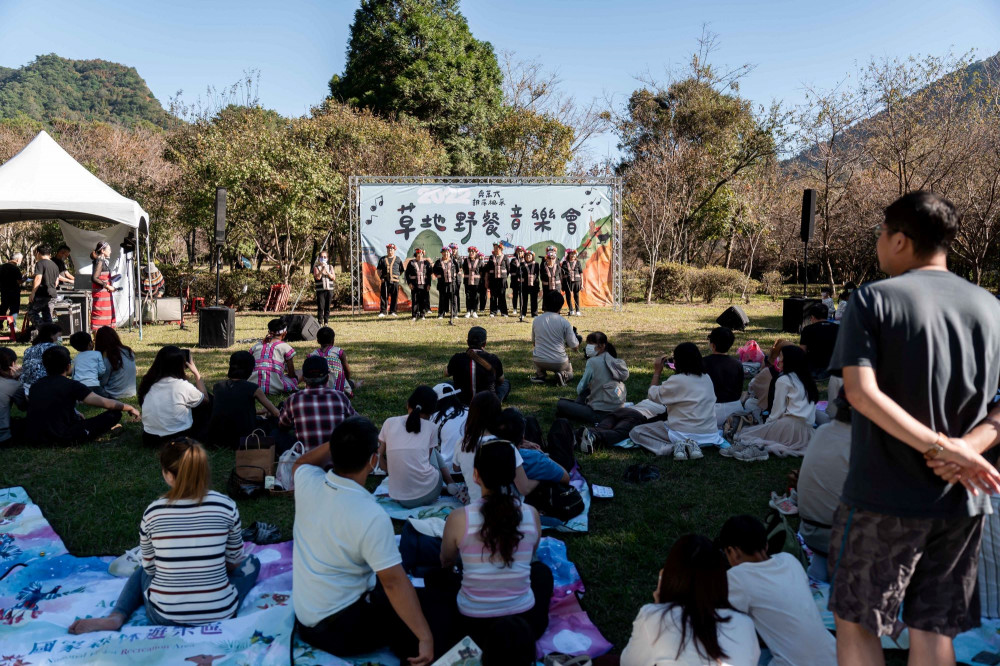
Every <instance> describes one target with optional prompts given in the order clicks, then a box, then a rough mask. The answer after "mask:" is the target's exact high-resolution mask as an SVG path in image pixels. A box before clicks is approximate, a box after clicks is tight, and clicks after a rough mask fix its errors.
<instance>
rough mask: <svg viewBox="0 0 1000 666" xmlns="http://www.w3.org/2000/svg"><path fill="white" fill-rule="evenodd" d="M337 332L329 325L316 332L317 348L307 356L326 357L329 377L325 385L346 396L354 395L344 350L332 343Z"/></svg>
mask: <svg viewBox="0 0 1000 666" xmlns="http://www.w3.org/2000/svg"><path fill="white" fill-rule="evenodd" d="M336 338H337V334H336V333H335V332H334V330H333V329H332V328H330V327H329V326H324V327H323V328H321V329H319V331H317V332H316V343H317V344H318V345H319V349H314V350H312V351H311V352H309V356H319V357H320V358H325V359H326V364H327V365H328V366H330V378H329V379H328V380H327V386H329V387H330V388H332V389H337V390H338V391H343V392H344V393H346V394H347V395H348V397H353V396H354V384H355V383H354V382H353V381H352V380H351V366H349V365H348V364H347V355H346V354H345V353H344V350H343V349H341V348H340V347H338V346H336V345H335V344H333V342H334V340H336Z"/></svg>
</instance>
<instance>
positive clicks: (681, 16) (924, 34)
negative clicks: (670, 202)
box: [0, 0, 1000, 156]
mask: <svg viewBox="0 0 1000 666" xmlns="http://www.w3.org/2000/svg"><path fill="white" fill-rule="evenodd" d="M357 6H358V3H357V2H356V1H355V0H326V1H322V2H321V1H314V2H308V1H304V0H278V1H274V0H272V1H269V2H261V1H258V0H241V1H240V2H236V1H232V0H197V1H195V0H171V1H169V2H168V1H164V0H0V65H3V66H7V67H18V66H20V65H23V64H25V63H27V62H29V61H30V60H31V59H32V58H34V57H35V56H36V55H38V54H42V53H57V54H59V55H61V56H64V57H68V58H81V59H83V58H101V59H105V60H112V61H116V62H120V63H123V64H127V65H131V66H134V67H135V68H136V69H137V70H138V71H139V74H140V75H141V76H142V77H143V78H145V79H146V81H147V82H148V84H149V86H150V88H151V89H152V91H153V93H154V94H155V95H156V96H157V98H159V100H160V101H161V103H163V104H164V105H166V104H167V101H168V99H169V98H170V97H171V96H172V95H173V94H174V93H176V92H177V91H178V90H181V89H182V90H184V97H185V98H187V99H193V98H195V97H197V95H198V94H199V93H203V91H204V90H205V88H206V86H209V85H214V86H216V87H224V86H226V85H229V84H231V83H233V82H235V81H236V80H238V79H239V78H240V75H241V73H242V72H243V71H244V70H247V69H251V68H253V69H257V70H259V72H260V90H259V93H260V99H261V102H262V104H264V105H265V106H267V107H270V108H274V109H276V110H278V111H279V112H281V113H283V114H288V115H301V114H304V113H307V112H308V109H309V107H310V106H311V105H313V104H315V103H316V102H318V101H319V100H321V99H322V98H323V97H324V96H325V94H326V92H327V86H326V84H327V81H329V79H330V76H331V75H332V74H334V73H338V72H340V71H342V69H343V65H344V54H345V49H346V46H347V39H348V34H349V28H350V24H351V21H352V20H353V16H354V10H355V9H356V8H357ZM462 11H463V13H464V14H465V16H466V17H467V18H468V20H469V25H470V27H471V29H472V33H473V35H475V36H476V37H477V38H479V39H484V40H488V41H490V42H491V43H492V44H493V47H494V49H496V50H497V51H498V52H499V51H501V50H512V51H514V52H515V53H516V54H517V55H518V56H519V57H521V58H527V59H537V60H539V61H540V62H542V63H543V64H544V65H545V66H546V67H547V68H548V69H550V70H555V71H556V72H557V73H558V74H559V76H560V78H561V80H562V87H563V90H564V91H566V92H568V93H571V94H573V95H574V96H575V97H577V98H578V99H580V100H588V99H591V98H594V97H597V98H601V99H604V98H606V97H610V98H612V99H614V100H616V101H617V102H618V103H621V102H622V101H624V99H626V98H627V96H628V94H629V93H630V92H631V91H632V90H633V89H635V88H636V87H637V85H638V83H637V81H636V77H637V76H640V75H642V74H644V73H645V72H649V73H651V74H652V75H653V76H655V77H657V78H663V76H664V73H665V72H666V70H667V68H668V67H673V68H682V67H683V66H684V65H685V64H686V63H687V61H688V59H689V57H690V54H691V52H692V51H693V50H694V49H695V48H696V45H697V44H696V41H697V38H698V36H699V35H700V34H701V27H702V24H704V23H708V24H709V29H710V30H711V31H713V32H715V33H716V34H717V35H718V38H719V45H720V48H719V50H718V51H717V52H716V53H715V55H714V56H713V61H714V62H715V63H717V64H719V65H724V64H728V65H740V64H743V63H752V64H754V65H756V69H755V70H754V72H753V73H752V74H750V75H749V76H748V77H746V78H745V79H744V80H743V82H742V84H741V85H742V87H741V91H742V94H744V95H745V96H747V97H749V98H750V99H752V100H754V101H755V102H758V103H761V104H766V103H768V102H769V101H770V100H771V99H781V100H784V101H785V102H786V103H788V104H796V103H799V102H801V101H802V98H803V88H804V86H806V85H810V86H818V87H820V88H824V87H830V86H833V85H835V84H837V83H838V82H839V81H841V80H842V79H843V78H844V77H845V76H847V75H848V74H850V73H852V72H853V71H854V70H855V68H856V66H857V65H858V64H862V63H864V62H865V61H866V60H867V59H868V58H869V57H871V56H875V57H882V56H901V57H905V56H908V55H912V54H918V53H923V54H934V55H943V54H945V53H947V52H948V51H949V50H954V51H955V52H956V53H962V52H965V51H967V50H968V49H972V48H974V49H976V51H977V57H979V58H983V57H987V56H990V55H992V54H994V53H996V52H997V51H1000V1H998V0H966V1H963V0H954V1H952V2H941V1H940V0H932V1H929V0H909V1H900V0H876V1H874V2H872V1H865V0H841V1H838V2H823V3H818V2H792V1H791V0H780V1H779V0H774V1H768V2H760V1H758V2H753V1H751V0H728V1H724V0H701V1H699V2H691V1H690V0H685V1H684V2H679V1H675V0H669V1H666V0H664V1H660V2H657V1H655V0H603V1H600V0H573V1H571V0H530V1H529V0H465V1H464V2H463V3H462ZM591 151H592V153H594V154H595V156H600V155H603V154H606V153H608V152H611V153H614V151H615V148H614V139H613V138H612V137H599V138H598V139H596V140H594V141H593V145H592V146H591Z"/></svg>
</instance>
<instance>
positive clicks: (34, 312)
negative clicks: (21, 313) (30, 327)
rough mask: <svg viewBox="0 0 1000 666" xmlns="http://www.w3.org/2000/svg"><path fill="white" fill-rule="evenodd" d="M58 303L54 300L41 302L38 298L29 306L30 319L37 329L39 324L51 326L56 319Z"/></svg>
mask: <svg viewBox="0 0 1000 666" xmlns="http://www.w3.org/2000/svg"><path fill="white" fill-rule="evenodd" d="M55 311H56V301H55V299H52V298H46V299H45V300H40V299H39V298H38V297H37V296H36V297H35V300H33V301H32V302H31V305H29V306H28V319H30V320H31V323H32V324H34V325H35V327H36V328H37V327H38V325H39V324H51V323H52V322H53V320H54V319H55Z"/></svg>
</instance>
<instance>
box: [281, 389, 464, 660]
mask: <svg viewBox="0 0 1000 666" xmlns="http://www.w3.org/2000/svg"><path fill="white" fill-rule="evenodd" d="M325 390H330V389H325ZM306 392H308V391H306ZM331 430H332V434H330V435H329V440H328V441H327V442H326V443H324V444H322V445H320V446H317V447H316V448H314V449H312V450H311V451H308V452H307V453H305V454H304V455H303V456H301V457H300V458H299V459H298V460H296V461H295V465H294V467H293V474H294V478H295V523H294V527H293V536H294V542H293V544H294V545H293V549H292V589H293V593H292V602H293V605H294V608H295V621H296V627H297V630H298V635H299V637H301V638H302V640H304V641H305V642H307V643H309V644H310V645H312V646H313V647H316V648H319V649H321V650H325V651H327V652H329V653H330V654H333V655H336V656H338V657H350V656H353V655H356V654H363V653H365V652H372V651H374V650H377V649H378V648H380V647H382V646H385V645H389V646H390V647H391V648H392V649H393V652H395V653H396V656H397V657H399V658H400V660H401V661H402V663H409V664H410V666H427V665H428V664H430V663H431V662H432V661H433V660H434V658H435V657H438V656H440V655H441V653H443V652H444V651H445V650H447V649H448V648H449V647H451V643H449V642H448V641H447V640H444V641H441V640H435V635H434V634H433V633H432V630H431V626H430V625H429V624H428V620H427V618H426V617H425V616H424V613H423V611H422V610H421V605H420V599H419V597H418V593H417V591H416V590H414V588H413V584H412V583H411V582H410V579H409V578H407V576H406V573H405V572H404V571H403V567H402V558H401V557H400V554H399V549H398V548H397V547H396V539H395V536H394V535H393V529H392V519H391V518H389V514H387V513H386V512H385V511H384V510H383V509H382V507H380V506H379V505H378V503H377V502H376V501H375V498H374V497H373V496H372V494H371V493H369V492H368V491H367V490H366V489H365V485H364V484H365V481H366V480H367V479H368V475H369V473H370V472H371V471H372V470H374V469H375V467H376V465H377V464H378V430H376V428H375V426H374V425H373V424H372V422H371V421H369V420H368V419H366V418H364V417H360V416H354V417H351V418H349V419H346V420H344V421H343V422H342V423H340V424H339V425H338V426H337V427H336V429H331ZM327 469H328V470H329V471H324V470H327ZM421 592H423V590H422V591H421ZM430 619H431V621H432V622H441V621H443V622H444V623H445V624H448V623H449V619H450V618H449V617H447V614H441V613H434V614H432V615H431V618H430ZM435 626H437V625H435ZM442 631H443V633H442V634H441V635H442V636H448V635H450V631H449V629H448V628H447V626H445V628H443V629H442ZM446 643H447V644H446ZM436 649H437V652H436ZM407 660H409V661H408V662H407Z"/></svg>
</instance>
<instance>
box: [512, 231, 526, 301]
mask: <svg viewBox="0 0 1000 666" xmlns="http://www.w3.org/2000/svg"><path fill="white" fill-rule="evenodd" d="M509 261H510V309H511V310H513V311H514V312H517V304H518V302H519V301H520V296H521V263H522V262H523V261H524V247H522V246H520V245H518V246H517V247H516V248H514V256H513V257H511V258H510V260H509Z"/></svg>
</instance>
